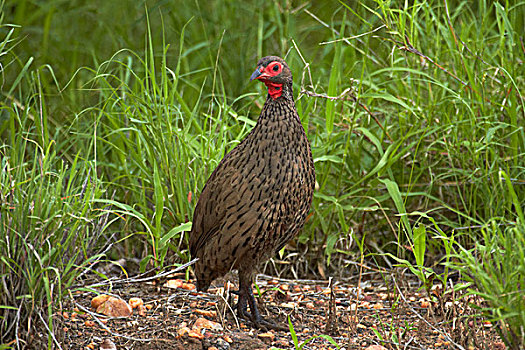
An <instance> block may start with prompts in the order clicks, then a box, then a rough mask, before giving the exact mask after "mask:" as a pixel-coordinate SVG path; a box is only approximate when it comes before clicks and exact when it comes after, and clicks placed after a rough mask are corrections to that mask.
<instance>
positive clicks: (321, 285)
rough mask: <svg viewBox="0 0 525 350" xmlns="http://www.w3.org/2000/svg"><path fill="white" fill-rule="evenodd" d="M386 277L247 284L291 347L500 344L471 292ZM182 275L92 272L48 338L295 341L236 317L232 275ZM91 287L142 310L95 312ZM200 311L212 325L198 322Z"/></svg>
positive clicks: (160, 342)
mask: <svg viewBox="0 0 525 350" xmlns="http://www.w3.org/2000/svg"><path fill="white" fill-rule="evenodd" d="M384 276H385V274H381V275H379V274H371V275H367V276H366V280H365V278H361V281H360V282H357V281H351V280H348V281H346V280H345V281H343V280H340V281H335V280H331V281H317V280H286V279H279V278H275V277H271V276H266V275H259V276H258V279H257V287H258V289H257V288H254V293H255V295H258V296H259V297H258V301H259V305H260V308H261V313H262V314H263V316H264V317H265V318H267V319H271V320H274V321H276V322H277V323H279V324H282V325H285V326H289V325H288V319H290V320H291V322H292V324H293V333H295V335H296V337H297V343H298V344H299V346H301V345H302V344H303V343H305V342H306V343H305V344H304V347H303V349H336V348H337V346H339V347H340V348H341V349H366V348H367V347H369V346H371V345H381V346H383V347H384V348H386V349H461V348H463V349H505V346H504V344H503V342H502V341H501V340H500V338H499V336H498V334H497V332H496V328H495V327H496V326H495V325H493V324H491V323H490V322H487V321H484V320H483V319H482V318H481V317H479V316H475V315H476V313H475V308H473V306H474V305H480V304H481V302H480V301H479V300H476V299H473V297H466V296H461V295H458V294H454V293H448V292H447V293H443V291H442V289H441V286H440V285H436V286H434V287H433V288H432V289H431V291H430V292H429V293H427V292H426V291H424V290H420V289H419V288H418V284H417V281H415V280H410V279H408V278H406V277H403V276H402V275H400V274H399V271H397V272H396V273H395V274H394V273H390V274H389V275H388V276H389V277H388V278H385V277H384ZM229 277H230V279H233V280H234V279H235V277H234V276H233V277H232V276H229ZM362 277H363V276H362ZM183 279H184V274H179V275H172V276H170V277H169V279H166V278H165V279H158V278H128V279H121V280H117V279H113V280H110V281H104V280H102V279H101V280H100V281H98V282H97V283H93V282H94V281H90V286H87V285H86V289H84V291H78V290H77V291H76V292H74V293H71V298H70V300H69V301H68V302H67V303H66V304H65V305H63V306H62V309H61V310H62V311H60V312H57V314H56V318H55V321H56V322H55V337H56V343H58V344H60V346H61V347H62V348H64V349H97V350H98V349H111V347H109V348H108V347H107V346H108V344H110V345H111V343H113V344H114V345H115V346H116V349H184V350H193V349H199V350H200V349H210V350H217V349H218V350H228V349H272V348H274V349H294V339H293V338H294V337H293V333H292V331H290V330H288V331H273V330H270V331H267V330H258V329H253V328H251V326H250V323H249V322H245V321H244V320H242V319H238V318H237V317H236V313H234V312H233V310H235V300H236V298H237V297H236V296H235V295H234V294H232V293H231V290H235V283H232V282H229V281H227V280H220V281H216V282H215V284H214V286H212V288H210V289H209V291H208V293H198V292H197V291H196V290H195V289H192V288H193V285H192V281H191V280H189V281H181V280H183ZM168 281H171V282H173V281H175V282H176V283H171V282H168ZM86 284H87V281H86ZM168 285H171V287H168ZM358 285H359V288H358V287H357V286H358ZM173 286H176V287H175V288H174V287H173ZM97 293H104V294H109V295H113V296H117V297H119V298H122V299H123V300H125V301H128V300H129V299H130V298H132V297H133V298H141V299H142V300H143V301H144V304H145V305H146V307H147V308H146V312H145V314H144V313H143V315H142V316H141V315H138V314H137V312H136V310H135V312H134V313H133V316H131V317H128V318H108V317H105V316H102V315H99V314H96V313H95V312H94V311H92V310H91V304H90V303H91V300H92V298H93V297H95V296H96V295H97ZM203 318H204V319H206V320H209V321H212V322H211V323H210V324H211V325H213V327H211V326H205V327H204V328H201V327H196V325H199V324H201V323H202V322H203V320H202V319H203ZM199 319H201V320H200V321H199V322H197V320H199ZM45 334H46V332H45V331H42V332H37V334H35V335H34V341H33V344H39V343H40V344H47V338H46V336H45ZM101 344H102V345H101ZM334 344H337V346H336V345H334ZM37 348H38V347H37ZM384 348H381V347H376V349H384Z"/></svg>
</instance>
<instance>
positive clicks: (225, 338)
mask: <svg viewBox="0 0 525 350" xmlns="http://www.w3.org/2000/svg"><path fill="white" fill-rule="evenodd" d="M222 339H224V340H226V341H227V342H228V343H233V339H232V337H230V336H229V335H225V336H223V337H222Z"/></svg>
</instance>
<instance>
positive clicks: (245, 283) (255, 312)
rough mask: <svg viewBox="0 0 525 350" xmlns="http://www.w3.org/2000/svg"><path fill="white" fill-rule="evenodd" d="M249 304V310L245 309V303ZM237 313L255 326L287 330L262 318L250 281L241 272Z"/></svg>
mask: <svg viewBox="0 0 525 350" xmlns="http://www.w3.org/2000/svg"><path fill="white" fill-rule="evenodd" d="M247 303H248V305H250V312H248V310H247V307H246V306H247V305H246V304H247ZM237 314H238V315H239V317H240V318H243V319H247V320H250V321H252V323H253V325H254V327H255V328H258V329H273V330H277V331H287V330H288V328H287V327H283V326H280V325H278V324H277V323H275V322H273V321H268V320H265V319H264V318H262V316H261V313H260V312H259V308H258V307H257V301H256V300H255V296H254V295H253V291H252V282H251V279H250V278H247V277H246V276H244V275H243V274H239V301H238V302H237Z"/></svg>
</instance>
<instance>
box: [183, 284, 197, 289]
mask: <svg viewBox="0 0 525 350" xmlns="http://www.w3.org/2000/svg"><path fill="white" fill-rule="evenodd" d="M182 289H186V290H194V289H196V287H195V285H194V284H193V283H183V284H182Z"/></svg>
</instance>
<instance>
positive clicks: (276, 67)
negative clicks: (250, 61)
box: [272, 64, 279, 72]
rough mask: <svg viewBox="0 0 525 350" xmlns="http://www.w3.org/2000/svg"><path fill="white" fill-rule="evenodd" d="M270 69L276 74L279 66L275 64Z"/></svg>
mask: <svg viewBox="0 0 525 350" xmlns="http://www.w3.org/2000/svg"><path fill="white" fill-rule="evenodd" d="M272 69H273V71H274V72H277V71H278V70H279V65H278V64H276V65H275V66H273V68H272Z"/></svg>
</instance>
